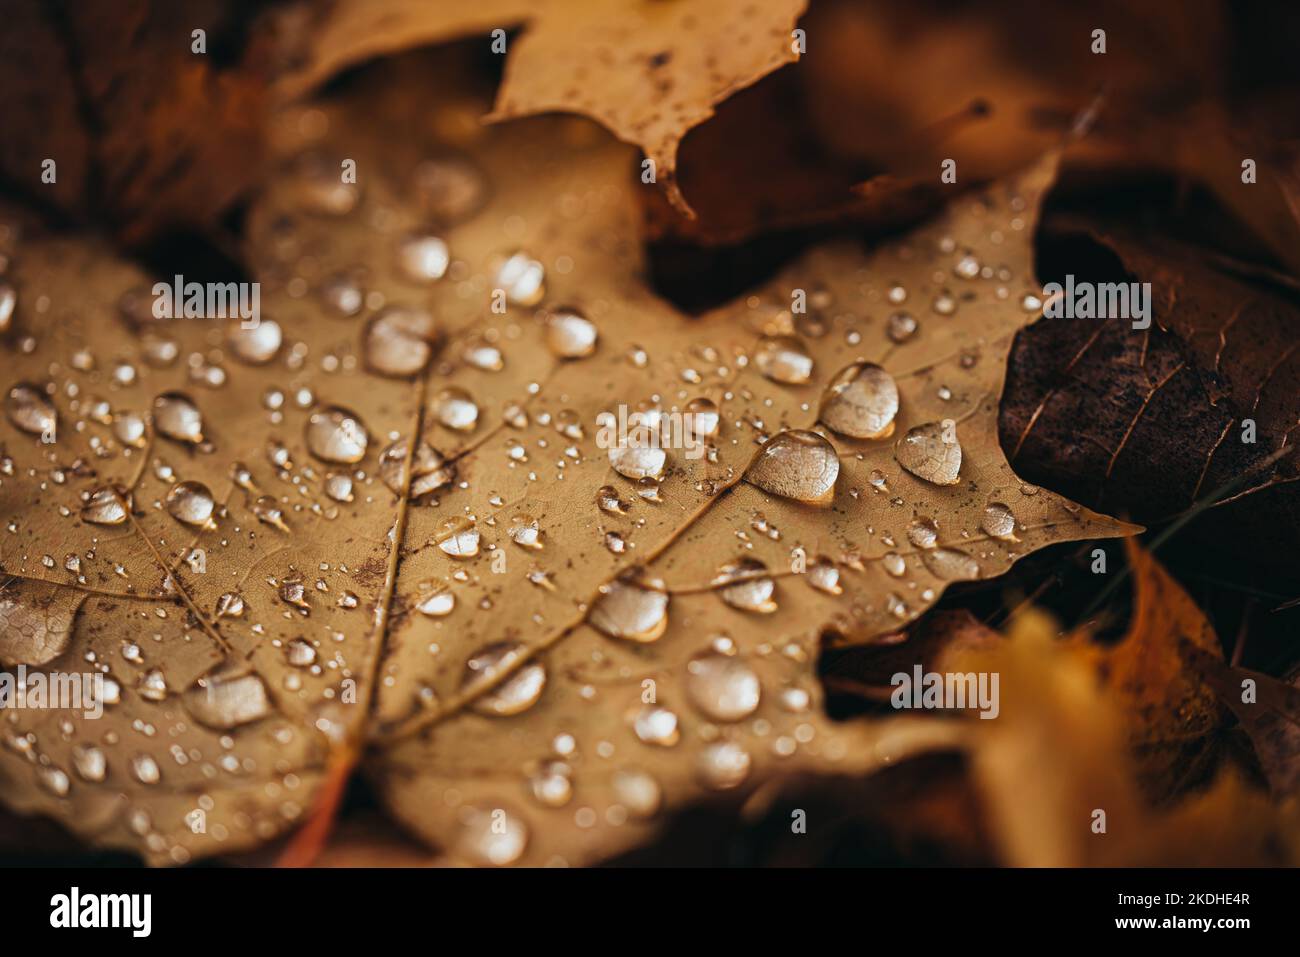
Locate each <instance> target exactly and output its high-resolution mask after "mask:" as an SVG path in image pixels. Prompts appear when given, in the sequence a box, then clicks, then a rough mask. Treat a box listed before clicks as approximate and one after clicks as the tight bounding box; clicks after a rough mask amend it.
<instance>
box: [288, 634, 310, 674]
mask: <svg viewBox="0 0 1300 957" xmlns="http://www.w3.org/2000/svg"><path fill="white" fill-rule="evenodd" d="M284 660H285V661H287V662H289V664H291V665H293V667H295V668H310V667H311V666H312V665H314V664H315V663H316V649H315V648H313V647H312V646H311V645H310V644H309V643H308V642H306V641H303V640H302V639H301V638H295V639H294V640H293V641H291V642H289V644H287V645H286V646H285V649H284Z"/></svg>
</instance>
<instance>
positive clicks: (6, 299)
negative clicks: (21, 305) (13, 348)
mask: <svg viewBox="0 0 1300 957" xmlns="http://www.w3.org/2000/svg"><path fill="white" fill-rule="evenodd" d="M17 306H18V292H17V290H15V289H14V287H13V286H11V285H10V284H9V283H7V282H0V336H2V335H4V334H5V333H7V332H8V331H9V330H10V329H11V328H13V323H14V310H15V309H16V308H17Z"/></svg>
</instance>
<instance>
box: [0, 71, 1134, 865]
mask: <svg viewBox="0 0 1300 957" xmlns="http://www.w3.org/2000/svg"><path fill="white" fill-rule="evenodd" d="M443 78H444V74H443V73H440V72H439V71H436V70H435V71H433V72H432V73H428V72H425V71H423V67H422V66H421V65H420V61H419V60H416V59H413V60H410V61H405V60H403V61H398V62H394V63H390V64H385V65H383V66H382V67H379V68H376V69H375V70H374V71H372V73H371V74H369V75H368V76H367V77H366V78H364V79H363V80H362V81H360V82H358V83H357V84H356V85H355V86H354V88H353V89H351V90H350V92H349V93H348V94H347V95H346V96H345V97H343V98H342V99H340V100H338V101H336V102H329V101H322V102H320V103H314V104H309V105H307V106H305V107H303V108H300V109H296V110H293V111H290V112H289V113H287V114H286V115H285V116H284V118H283V122H282V123H281V124H280V125H279V134H278V137H277V138H278V141H279V142H278V147H277V148H278V149H279V150H280V151H281V153H282V155H283V156H284V157H285V162H284V164H283V168H282V172H281V173H280V175H278V176H276V177H275V178H274V179H273V180H272V181H271V182H269V183H267V184H266V186H265V189H264V190H263V193H262V195H261V196H260V198H259V199H258V201H257V203H256V204H255V205H254V207H253V209H252V210H251V211H250V214H249V221H248V227H247V232H248V240H247V249H246V256H247V261H248V262H249V263H250V264H251V266H252V268H253V269H254V271H255V275H256V277H257V279H258V280H259V282H260V283H261V287H260V288H261V302H262V308H263V317H262V319H261V322H260V324H259V325H258V326H257V327H256V328H253V329H244V328H241V327H240V324H239V322H238V320H233V321H230V322H228V323H226V324H221V323H215V322H211V321H202V320H155V319H154V318H153V317H152V315H151V313H150V311H149V309H148V308H147V307H148V296H147V290H148V286H149V280H148V279H147V278H146V277H145V276H143V275H142V274H141V273H140V272H139V271H138V270H137V269H136V268H135V267H133V266H130V265H128V264H126V263H124V262H122V261H120V260H118V259H116V258H115V257H114V256H113V255H112V253H111V252H110V251H109V250H108V249H106V248H104V247H102V246H101V245H99V244H97V243H96V242H95V241H94V240H90V239H82V238H73V239H66V238H43V237H39V236H32V237H25V238H23V239H22V240H21V241H19V242H18V243H17V244H16V245H15V247H14V248H13V249H12V251H11V254H12V259H13V262H14V267H13V274H14V276H15V278H16V287H17V289H18V290H19V293H20V300H19V310H18V313H17V317H16V320H15V322H16V328H15V329H14V332H13V334H12V336H11V338H10V340H9V343H8V345H7V346H6V348H7V350H8V355H7V361H6V371H7V377H8V380H9V381H8V382H7V383H6V385H5V390H6V411H7V415H6V417H5V421H4V423H3V424H0V429H3V431H0V441H3V443H4V447H5V449H6V454H7V458H6V463H7V464H6V468H5V474H4V478H3V482H0V522H2V523H3V524H4V525H6V526H8V529H9V531H8V533H7V534H6V535H4V536H3V538H0V571H3V573H4V574H5V576H7V578H6V580H7V581H9V584H8V585H7V586H6V588H5V591H4V593H3V595H4V598H3V604H0V616H2V617H0V620H2V621H3V623H4V626H5V634H6V636H8V635H18V636H20V637H19V638H18V640H16V641H15V640H11V639H9V638H8V637H6V640H5V642H4V643H3V644H0V660H2V661H3V662H4V663H5V664H10V665H12V664H18V663H30V664H32V666H33V667H40V668H46V669H49V670H52V671H79V670H83V669H87V668H93V669H96V670H100V671H101V672H104V673H106V674H107V675H108V676H110V677H111V679H112V684H113V687H114V688H115V689H116V692H115V693H114V694H112V695H111V701H110V703H109V704H108V705H107V707H106V711H105V715H104V718H103V719H102V720H101V721H93V720H88V719H82V718H81V717H79V716H76V715H71V714H69V713H67V712H37V711H13V712H11V713H10V714H8V715H6V716H5V722H4V735H5V740H6V741H7V743H8V744H9V747H7V748H5V749H3V750H0V776H2V777H3V778H4V781H5V788H4V792H3V793H4V795H5V800H6V801H7V802H8V803H9V804H10V805H11V806H13V807H15V808H17V809H19V810H22V811H25V812H39V813H44V814H48V815H51V816H53V817H56V818H57V819H59V820H60V821H62V822H63V823H64V824H66V825H67V826H68V827H69V828H71V829H72V830H74V831H75V832H77V833H78V834H80V835H82V836H84V837H85V838H86V839H88V840H91V841H94V842H96V843H99V844H103V845H111V846H124V847H128V848H132V849H135V850H138V851H139V852H140V853H142V854H144V855H145V856H146V857H147V858H149V859H150V860H151V861H154V862H167V861H186V860H190V859H192V858H193V857H196V856H199V855H207V854H213V853H218V852H222V851H229V850H236V849H241V848H248V847H253V846H256V845H258V844H261V843H263V842H265V841H266V840H267V839H269V838H270V837H272V836H274V835H276V834H279V833H282V832H285V831H286V830H288V829H289V828H290V827H291V826H292V825H294V824H296V823H298V822H300V821H302V820H303V819H304V817H306V818H307V819H308V820H309V821H310V823H309V826H308V828H307V830H306V831H305V832H304V833H305V837H304V839H303V843H304V844H305V845H307V846H314V845H315V844H317V843H319V839H320V831H321V829H323V828H324V826H325V822H327V820H328V813H327V812H328V809H329V807H330V805H331V804H332V802H334V801H336V800H337V797H338V794H339V791H340V789H341V784H342V782H343V781H344V780H345V779H346V777H347V775H348V774H350V773H351V771H352V769H353V768H354V767H360V769H361V770H362V772H363V773H365V774H366V775H368V776H369V777H370V778H371V780H372V781H373V782H374V783H375V785H376V787H377V790H378V791H379V793H380V795H381V796H382V799H383V801H384V803H385V805H386V806H387V807H388V809H389V810H390V812H391V813H392V814H393V815H394V816H395V817H396V818H397V819H398V820H399V821H400V822H401V823H402V824H403V825H404V826H405V827H406V828H407V829H408V830H409V831H411V832H413V833H415V834H417V835H419V836H420V837H422V838H424V839H425V840H427V841H428V842H429V843H430V844H432V845H434V846H436V847H439V848H441V849H443V850H444V851H445V852H446V855H447V857H448V859H450V860H453V861H466V862H474V863H497V864H500V863H510V862H516V861H517V862H525V863H546V862H557V861H564V862H568V863H574V864H577V863H584V862H589V861H594V860H597V859H600V858H602V857H606V856H608V855H610V854H612V853H615V852H617V851H618V850H620V849H622V848H625V847H628V846H631V845H634V844H636V843H638V842H640V841H643V840H645V839H646V838H647V837H648V836H649V835H650V834H652V833H653V830H654V828H655V826H656V823H657V822H658V821H659V820H661V819H662V817H663V815H664V814H665V813H666V812H667V811H669V810H672V809H675V808H679V807H682V806H683V805H685V804H687V803H689V802H692V801H696V800H700V799H702V798H705V797H707V796H709V795H713V794H719V793H724V792H730V793H732V794H743V793H746V792H748V791H750V790H751V789H753V788H755V787H757V786H759V785H760V784H762V783H763V782H765V781H774V780H779V779H780V778H781V777H783V776H784V775H787V774H790V773H794V772H817V773H829V774H857V773H862V772H864V771H867V770H870V769H873V768H876V767H879V766H881V765H882V764H885V763H888V762H891V761H895V760H898V759H900V758H902V757H905V756H906V755H908V754H911V753H913V752H915V751H916V750H918V749H921V748H926V747H935V746H942V745H944V744H946V743H947V742H949V741H951V740H952V734H953V732H952V724H953V723H951V722H943V721H923V720H917V719H902V718H899V719H890V720H884V721H874V722H852V723H848V724H836V723H834V722H832V721H830V720H829V719H828V718H827V717H826V716H825V715H824V714H823V712H822V709H821V707H820V702H821V691H820V689H819V687H818V684H817V682H816V679H815V676H814V671H813V667H814V663H815V659H816V656H817V654H818V649H819V644H820V642H821V640H822V637H823V635H824V634H825V633H826V632H827V631H828V630H829V631H833V632H834V633H835V634H837V635H838V636H840V637H841V639H842V640H847V641H863V642H865V641H870V640H872V639H873V638H874V637H876V636H878V635H880V634H882V633H885V632H889V631H892V630H895V629H897V628H899V627H900V626H902V625H903V624H905V623H907V622H908V621H911V620H913V619H914V618H915V617H916V616H918V615H920V614H921V613H922V612H923V611H924V610H925V609H926V608H928V607H930V606H931V605H932V604H933V603H934V602H935V601H936V600H937V599H938V597H939V596H940V594H941V593H942V592H943V590H944V589H945V588H946V586H947V585H948V584H949V583H950V582H952V581H956V580H965V579H974V578H988V577H993V576H996V575H998V574H1001V573H1002V572H1004V571H1005V570H1006V569H1007V568H1008V567H1009V566H1010V565H1011V563H1012V562H1014V561H1015V560H1016V559H1017V558H1019V557H1021V556H1023V555H1024V554H1026V553H1028V552H1029V551H1032V550H1034V549H1037V548H1041V547H1044V546H1046V545H1048V544H1051V543H1053V542H1059V541H1064V540H1070V539H1079V538H1092V537H1099V536H1108V535H1118V534H1123V533H1125V532H1128V531H1131V530H1132V526H1128V525H1125V524H1124V523H1120V522H1116V521H1114V520H1111V519H1108V518H1106V517H1104V516H1101V515H1098V514H1096V513H1093V512H1091V511H1089V510H1087V509H1085V508H1081V507H1079V506H1077V505H1074V504H1072V503H1070V502H1068V501H1066V500H1064V499H1062V498H1060V497H1059V496H1056V495H1054V494H1052V493H1050V492H1048V491H1046V490H1041V489H1037V488H1033V487H1030V486H1027V485H1025V484H1024V483H1022V482H1021V481H1020V480H1019V479H1018V478H1017V477H1016V475H1015V474H1014V473H1013V472H1012V470H1011V468H1010V466H1009V465H1008V463H1007V461H1006V459H1005V457H1004V456H1003V453H1002V451H1001V449H1000V447H999V445H998V439H997V400H998V395H999V392H1000V390H1001V384H1002V380H1003V375H1004V360H1005V357H1006V354H1007V350H1008V349H1009V347H1010V342H1011V339H1012V337H1013V336H1014V334H1015V332H1016V331H1017V330H1018V329H1020V328H1021V327H1022V326H1024V325H1025V324H1026V323H1028V322H1031V321H1032V320H1034V319H1035V318H1036V316H1037V315H1038V312H1039V310H1038V306H1037V299H1036V295H1035V279H1034V274H1033V265H1032V244H1031V238H1032V235H1033V230H1034V225H1035V222H1036V219H1037V213H1038V208H1039V204H1040V203H1041V200H1042V196H1043V193H1044V191H1045V190H1046V189H1047V187H1048V186H1049V185H1050V182H1051V179H1052V175H1053V168H1054V164H1053V162H1052V161H1051V160H1046V161H1044V162H1042V163H1040V164H1038V165H1037V166H1036V167H1034V168H1033V169H1031V170H1030V171H1028V172H1027V173H1026V174H1024V175H1023V176H1021V177H1019V178H1016V179H1014V180H1012V181H1009V182H1005V183H999V184H996V185H994V186H993V187H991V188H990V189H988V190H987V191H985V192H982V193H980V194H979V195H971V196H968V197H965V198H964V199H962V200H961V201H960V202H959V203H958V204H956V205H955V206H954V208H953V209H952V210H951V211H949V212H948V213H947V214H945V215H944V216H942V217H940V218H938V219H937V220H935V221H934V222H932V223H930V224H928V225H927V226H925V227H923V228H921V229H919V230H917V231H915V232H913V233H911V234H909V235H907V236H904V237H902V238H900V239H899V240H897V241H895V242H892V243H890V244H888V245H886V246H884V247H881V248H879V249H876V250H874V251H865V250H863V249H861V248H859V247H857V246H855V245H853V244H850V243H839V244H832V245H827V246H824V247H821V248H819V249H816V250H814V251H813V252H812V253H810V254H809V255H808V256H806V257H805V258H803V259H802V260H800V261H799V262H797V263H795V264H793V265H791V266H790V267H789V268H788V269H787V270H785V271H784V272H783V273H782V274H781V275H779V276H778V277H776V278H774V279H773V280H772V281H771V282H770V283H768V284H767V285H766V286H765V287H764V288H763V289H760V290H756V291H755V292H754V293H753V294H752V295H750V296H748V297H747V298H746V299H745V300H743V301H740V302H736V303H734V304H732V305H730V306H728V307H725V308H723V309H720V310H717V311H716V312H714V313H711V314H709V315H706V316H704V317H701V318H699V319H692V318H689V317H686V316H683V315H681V314H680V313H679V312H678V311H677V310H676V309H675V308H673V307H672V306H671V305H669V304H668V303H666V302H664V301H662V300H660V299H659V298H657V297H656V296H655V295H654V294H653V293H652V292H651V290H650V289H649V287H648V285H647V283H646V278H645V267H644V260H643V250H642V247H641V244H640V242H639V239H638V225H637V224H638V205H637V202H636V196H635V191H636V190H638V189H642V188H649V187H645V186H642V185H641V184H640V182H639V179H638V178H637V177H635V176H634V175H630V174H631V173H632V171H633V170H634V169H635V156H634V154H633V153H632V151H631V150H630V149H629V148H628V147H626V146H623V145H621V144H619V143H617V142H615V141H614V140H612V139H611V138H610V137H609V136H608V135H607V134H605V133H604V132H602V131H601V130H599V129H598V128H597V127H595V126H594V125H592V124H591V123H589V122H588V121H585V120H579V119H573V118H554V117H549V118H536V119H528V120H521V121H517V122H514V123H510V124H503V125H500V126H494V127H488V128H483V127H480V126H479V125H478V124H476V123H474V122H466V121H465V120H467V119H468V118H472V117H476V116H477V115H479V114H480V113H481V110H482V106H483V104H482V102H481V100H479V99H477V98H476V97H475V95H474V94H471V93H466V92H464V91H461V90H458V89H457V88H456V87H455V86H454V85H453V84H451V83H448V82H440V80H442V79H443ZM435 88H436V89H437V90H438V91H439V92H438V96H439V103H438V110H437V111H435V112H434V114H433V115H432V116H431V115H430V112H429V111H428V109H427V106H428V104H427V103H426V102H425V101H424V100H425V98H424V96H423V95H422V92H421V91H423V90H428V89H435ZM349 161H350V162H351V163H352V164H355V166H354V168H355V170H356V171H357V182H356V183H355V184H352V183H348V182H342V181H341V180H340V175H339V170H340V169H341V168H342V169H347V168H350V167H349V166H348V165H347V164H348V162H349ZM142 290H144V292H143V293H142ZM502 303H504V306H505V308H504V311H498V310H497V309H495V308H494V307H495V306H499V305H501V304H502ZM805 304H806V309H805V308H803V307H804V306H805ZM620 406H624V407H626V409H625V411H640V412H643V413H645V414H647V415H648V416H650V417H651V418H650V420H649V421H652V422H659V423H664V422H688V423H689V426H688V428H689V429H690V437H691V438H692V439H698V440H699V443H700V444H696V443H694V442H692V443H690V444H689V445H688V446H687V447H685V448H680V447H673V448H667V449H664V448H655V447H653V446H651V447H645V446H636V445H634V444H630V443H629V442H627V441H626V440H625V439H626V437H623V438H621V439H620V440H619V441H617V442H616V443H615V444H614V445H613V447H609V448H606V447H604V444H603V443H602V442H601V441H599V440H600V439H601V437H602V432H601V430H600V429H599V428H598V418H597V417H598V415H599V414H600V413H602V412H611V413H615V414H616V415H617V413H618V410H619V407H620ZM684 412H690V413H691V414H692V416H693V418H690V419H686V420H682V419H672V418H671V417H672V416H674V415H679V414H680V413H684ZM51 422H53V423H54V427H53V428H52V429H51V428H50V425H51ZM42 432H49V433H50V434H51V435H53V436H55V437H57V441H55V442H53V443H42V442H41V441H40V433H42ZM678 437H679V438H683V439H684V438H686V437H685V436H681V435H679V436H678ZM697 450H698V452H699V453H700V454H698V455H697V454H696V451H697ZM24 636H25V637H24ZM312 807H317V808H324V809H325V812H320V811H318V812H317V813H316V814H315V815H314V816H309V815H307V811H308V809H309V808H312ZM196 812H202V814H201V815H198V814H196ZM196 821H198V822H200V823H201V824H202V827H201V828H199V827H196V826H195V822H196Z"/></svg>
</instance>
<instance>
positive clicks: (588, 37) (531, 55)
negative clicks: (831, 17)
mask: <svg viewBox="0 0 1300 957" xmlns="http://www.w3.org/2000/svg"><path fill="white" fill-rule="evenodd" d="M805 6H807V0H713V2H710V3H704V4H701V3H692V2H690V0H636V2H632V3H608V2H592V0H486V2H477V0H476V2H472V3H461V4H454V3H446V2H443V3H437V4H428V3H420V2H418V0H380V2H376V0H341V2H336V3H334V4H331V5H330V7H329V8H328V11H327V12H326V14H325V15H324V18H323V19H322V20H321V22H320V23H319V25H318V27H317V28H316V29H315V30H314V31H313V34H312V37H311V39H310V40H309V41H308V49H307V51H306V55H305V62H304V63H303V64H302V65H301V66H300V67H299V68H297V69H295V70H294V71H292V72H291V73H289V74H288V75H287V76H286V77H285V78H284V79H283V80H282V82H281V90H282V92H283V93H285V94H286V95H289V96H296V95H301V94H302V93H304V92H306V91H307V90H310V89H311V88H312V87H314V86H316V85H318V84H319V83H321V82H322V81H323V80H325V79H327V78H328V77H330V76H332V75H333V74H335V73H337V72H338V71H339V70H340V69H342V68H343V67H345V66H348V65H352V64H355V63H358V62H361V61H363V60H365V59H367V58H369V57H373V56H377V55H379V54H382V53H391V52H394V51H397V50H402V49H406V48H409V47H412V46H415V45H419V44H428V43H437V42H442V41H446V40H451V39H458V38H460V37H466V36H470V35H473V34H477V33H483V34H486V33H489V32H490V31H492V30H496V29H510V28H514V27H518V26H521V25H522V26H523V34H522V36H519V37H516V38H513V39H511V40H510V41H509V58H508V59H507V61H506V73H505V78H504V80H503V81H502V84H501V89H500V90H499V91H498V93H497V101H496V105H495V107H494V108H493V110H492V114H491V116H490V117H489V119H492V120H506V119H512V118H516V117H521V116H531V115H534V114H537V113H548V112H552V111H564V112H573V113H582V114H584V115H586V116H590V117H592V118H593V119H595V120H597V121H598V122H600V123H601V124H602V125H603V126H604V127H605V128H606V129H608V130H610V131H611V132H612V133H613V134H614V135H615V136H617V137H618V138H619V139H621V140H623V141H624V142H627V143H632V144H634V145H636V146H639V147H641V149H642V150H643V151H644V152H645V154H646V156H647V157H649V158H650V159H651V160H653V161H654V164H655V176H656V179H655V181H656V182H659V183H660V184H661V185H663V186H664V188H665V189H666V190H667V192H668V196H669V198H670V199H671V200H672V202H673V204H674V205H675V206H676V207H677V208H678V209H679V210H681V211H682V212H683V213H685V214H687V215H690V208H689V206H688V204H687V202H686V200H685V199H684V198H683V197H682V194H681V191H680V190H679V189H678V186H677V180H676V167H677V146H678V144H679V143H680V142H681V139H682V137H683V136H685V135H686V131H687V130H689V129H691V128H692V127H694V126H697V125H699V124H700V123H703V122H704V121H705V120H707V119H708V118H709V117H710V116H712V115H713V108H714V106H716V105H717V104H718V103H719V102H721V101H722V100H725V99H726V98H727V97H728V96H730V95H731V94H732V93H734V92H736V91H737V90H740V89H742V88H744V87H747V86H749V85H750V84H751V83H753V82H754V81H756V80H758V79H760V78H761V77H763V76H766V75H767V74H768V73H771V72H772V71H773V70H775V69H777V68H778V67H780V66H782V65H784V64H786V63H789V62H792V61H794V60H796V59H798V54H797V53H796V52H795V46H794V40H793V36H792V31H793V29H794V26H795V23H796V21H797V20H798V18H799V16H800V14H802V13H803V11H804V8H805ZM485 42H486V41H485Z"/></svg>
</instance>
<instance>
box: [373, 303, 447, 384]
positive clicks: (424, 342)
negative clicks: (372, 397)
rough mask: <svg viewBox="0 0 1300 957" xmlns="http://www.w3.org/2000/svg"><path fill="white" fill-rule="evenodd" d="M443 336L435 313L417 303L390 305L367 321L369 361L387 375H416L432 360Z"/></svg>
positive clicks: (375, 368) (376, 369)
mask: <svg viewBox="0 0 1300 957" xmlns="http://www.w3.org/2000/svg"><path fill="white" fill-rule="evenodd" d="M439 338H440V335H439V332H438V327H437V325H436V324H435V323H434V320H433V316H432V315H430V314H429V313H428V312H426V311H425V310H423V309H419V308H416V307H414V306H389V307H388V308H387V309H384V310H383V311H382V312H380V313H379V315H377V316H375V317H374V318H373V319H371V320H370V321H369V322H368V323H366V331H365V334H364V347H365V357H366V363H367V365H369V367H370V368H371V369H372V370H374V371H375V372H378V373H380V374H381V375H387V376H397V377H403V376H412V375H415V374H416V373H418V372H420V371H421V370H422V369H423V368H424V367H425V366H427V365H428V364H429V359H430V358H431V357H432V356H433V350H434V347H435V346H436V345H437V343H438V340H439Z"/></svg>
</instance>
